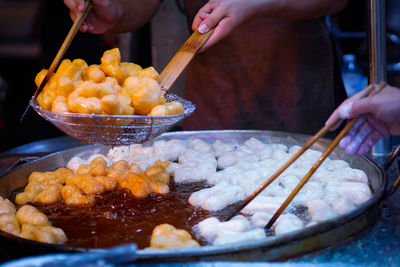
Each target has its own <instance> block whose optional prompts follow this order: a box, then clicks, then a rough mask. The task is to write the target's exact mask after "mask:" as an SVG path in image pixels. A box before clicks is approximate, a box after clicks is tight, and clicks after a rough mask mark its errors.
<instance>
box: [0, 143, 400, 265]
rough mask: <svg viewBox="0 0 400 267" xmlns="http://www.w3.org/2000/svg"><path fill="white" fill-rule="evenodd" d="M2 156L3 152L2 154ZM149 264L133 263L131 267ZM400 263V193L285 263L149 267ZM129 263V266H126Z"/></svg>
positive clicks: (36, 146)
mask: <svg viewBox="0 0 400 267" xmlns="http://www.w3.org/2000/svg"><path fill="white" fill-rule="evenodd" d="M80 144H81V143H80V142H79V141H76V140H74V139H72V138H70V137H67V136H63V137H57V138H52V139H46V140H41V141H36V142H33V143H30V144H26V145H23V146H20V147H17V148H14V149H11V150H8V151H6V152H4V153H2V154H3V155H4V154H14V153H18V154H20V153H36V152H52V151H57V150H62V149H66V148H69V147H74V146H79V145H80ZM0 155H1V154H0ZM399 173H400V172H399V166H398V164H397V163H395V164H393V165H392V167H391V168H390V169H389V170H388V178H389V185H392V184H393V181H394V179H396V178H397V177H398V176H399ZM0 260H1V261H3V262H4V261H5V260H7V253H6V251H1V250H0ZM136 265H137V266H143V265H145V264H132V265H130V266H136ZM150 265H151V266H193V267H200V266H201V267H206V266H207V267H211V266H215V267H219V266H400V192H396V193H395V194H393V195H392V196H391V197H389V198H388V199H387V200H386V202H385V203H383V205H382V212H381V215H380V219H379V221H378V222H377V223H376V224H375V225H374V226H373V227H372V228H370V229H367V230H366V231H364V232H363V233H361V234H360V235H358V236H356V237H354V238H352V239H347V240H343V244H341V245H338V246H335V247H331V248H328V249H325V250H322V251H317V252H315V253H313V254H308V255H305V256H302V257H299V258H296V259H292V260H289V261H287V262H285V263H272V264H270V263H262V262H203V263H187V264H161V263H160V264H147V265H146V266H150ZM124 266H128V265H124Z"/></svg>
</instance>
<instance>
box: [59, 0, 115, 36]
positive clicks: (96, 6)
mask: <svg viewBox="0 0 400 267" xmlns="http://www.w3.org/2000/svg"><path fill="white" fill-rule="evenodd" d="M92 2H93V7H92V10H91V11H90V13H89V14H88V15H87V17H86V19H85V21H84V22H83V23H82V26H81V28H80V30H81V31H82V32H91V33H95V34H101V33H105V32H107V31H110V30H111V29H112V28H113V26H114V23H115V22H116V21H118V19H119V17H120V11H119V8H118V6H117V5H116V4H115V3H114V2H113V1H111V0H92ZM64 3H65V5H66V6H67V7H68V8H69V9H70V16H71V19H72V20H73V21H75V19H76V18H77V17H78V15H79V14H80V13H82V12H83V11H84V9H85V1H84V0H64Z"/></svg>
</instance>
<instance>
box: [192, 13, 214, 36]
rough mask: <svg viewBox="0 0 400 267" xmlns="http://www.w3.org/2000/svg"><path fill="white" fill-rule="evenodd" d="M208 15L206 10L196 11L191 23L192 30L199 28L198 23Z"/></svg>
mask: <svg viewBox="0 0 400 267" xmlns="http://www.w3.org/2000/svg"><path fill="white" fill-rule="evenodd" d="M208 16H210V13H207V12H200V11H199V12H198V13H197V15H196V17H195V18H194V20H193V23H192V30H193V31H196V30H197V29H198V28H199V25H200V24H201V23H202V22H203V21H204V20H205V19H206V18H207V17H208Z"/></svg>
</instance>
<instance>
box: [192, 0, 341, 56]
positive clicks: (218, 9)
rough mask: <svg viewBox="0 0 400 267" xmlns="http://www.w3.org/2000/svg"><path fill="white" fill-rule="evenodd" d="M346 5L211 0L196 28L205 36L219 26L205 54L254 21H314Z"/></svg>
mask: <svg viewBox="0 0 400 267" xmlns="http://www.w3.org/2000/svg"><path fill="white" fill-rule="evenodd" d="M346 4H347V0H336V1H334V0H301V1H299V0H252V1H244V0H210V1H208V2H207V4H205V5H204V6H203V7H202V8H201V9H200V10H199V11H198V13H197V15H196V17H195V19H194V21H193V24H192V29H193V30H197V29H198V30H199V31H200V32H201V33H205V32H207V31H208V30H209V29H212V28H214V27H215V31H214V33H213V35H212V36H211V37H210V39H209V40H208V41H207V42H206V44H205V45H204V46H203V48H202V51H203V50H205V49H207V48H208V47H210V46H212V45H213V44H215V43H216V42H218V41H219V40H221V39H223V38H225V37H226V36H227V35H229V34H230V33H231V32H232V31H234V29H235V28H236V27H238V26H239V25H241V24H243V23H245V22H247V21H249V20H250V19H252V18H257V17H267V18H277V19H288V20H304V19H313V18H317V17H321V16H325V15H328V14H333V13H336V12H338V11H340V10H342V9H343V8H344V7H345V6H346Z"/></svg>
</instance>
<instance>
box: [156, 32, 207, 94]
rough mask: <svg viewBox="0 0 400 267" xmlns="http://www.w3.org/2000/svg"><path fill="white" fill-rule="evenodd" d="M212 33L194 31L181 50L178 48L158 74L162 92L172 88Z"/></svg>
mask: <svg viewBox="0 0 400 267" xmlns="http://www.w3.org/2000/svg"><path fill="white" fill-rule="evenodd" d="M213 32H214V30H210V31H208V32H207V33H204V34H201V33H199V32H198V31H195V32H194V33H193V34H192V35H191V36H190V37H189V39H188V40H187V41H186V42H185V43H184V44H183V45H182V46H181V48H179V50H178V52H176V54H175V55H174V57H173V58H172V59H171V61H170V62H169V63H168V65H167V66H166V67H165V68H164V70H163V71H162V72H161V74H160V80H161V81H160V85H161V88H163V90H164V91H167V90H168V89H169V88H170V87H171V86H172V84H173V83H174V82H175V81H176V79H177V78H178V77H179V75H180V74H181V73H182V71H183V70H184V69H185V68H186V66H187V65H188V64H189V62H190V61H191V60H192V58H193V57H194V55H195V54H196V53H197V51H199V49H200V48H201V47H202V46H203V45H204V43H205V42H206V41H207V40H208V38H210V36H211V35H212V33H213Z"/></svg>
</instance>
